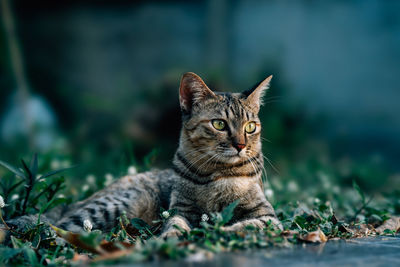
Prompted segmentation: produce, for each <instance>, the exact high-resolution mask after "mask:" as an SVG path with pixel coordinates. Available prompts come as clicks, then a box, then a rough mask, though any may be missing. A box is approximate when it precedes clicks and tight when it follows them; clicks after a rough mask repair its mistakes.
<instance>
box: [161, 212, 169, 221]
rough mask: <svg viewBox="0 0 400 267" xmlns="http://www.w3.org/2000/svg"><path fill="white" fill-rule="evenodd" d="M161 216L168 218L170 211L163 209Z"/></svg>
mask: <svg viewBox="0 0 400 267" xmlns="http://www.w3.org/2000/svg"><path fill="white" fill-rule="evenodd" d="M161 216H163V218H164V219H168V218H169V216H170V214H169V212H168V211H163V213H161Z"/></svg>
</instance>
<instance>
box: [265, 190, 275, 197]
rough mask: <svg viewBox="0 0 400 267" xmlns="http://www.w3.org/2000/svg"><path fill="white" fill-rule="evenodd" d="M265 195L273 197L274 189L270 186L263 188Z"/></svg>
mask: <svg viewBox="0 0 400 267" xmlns="http://www.w3.org/2000/svg"><path fill="white" fill-rule="evenodd" d="M265 196H266V197H267V198H273V197H274V191H273V190H272V189H271V188H267V189H265Z"/></svg>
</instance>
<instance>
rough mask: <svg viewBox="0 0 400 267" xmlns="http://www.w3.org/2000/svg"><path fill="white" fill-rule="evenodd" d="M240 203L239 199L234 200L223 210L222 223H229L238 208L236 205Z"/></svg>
mask: <svg viewBox="0 0 400 267" xmlns="http://www.w3.org/2000/svg"><path fill="white" fill-rule="evenodd" d="M238 204H239V199H237V200H235V201H233V202H232V203H231V204H229V205H228V206H227V207H226V208H224V210H223V211H222V212H221V216H222V222H221V223H222V224H223V225H224V224H226V223H228V222H229V221H230V220H231V219H232V217H233V212H234V210H235V208H236V206H237V205H238Z"/></svg>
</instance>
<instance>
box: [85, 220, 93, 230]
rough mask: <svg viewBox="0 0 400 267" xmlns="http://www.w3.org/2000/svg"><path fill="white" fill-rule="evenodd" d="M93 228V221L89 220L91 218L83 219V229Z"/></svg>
mask: <svg viewBox="0 0 400 267" xmlns="http://www.w3.org/2000/svg"><path fill="white" fill-rule="evenodd" d="M92 228H93V225H92V222H91V221H89V220H87V219H86V220H84V221H83V229H84V230H85V231H86V232H90V231H92Z"/></svg>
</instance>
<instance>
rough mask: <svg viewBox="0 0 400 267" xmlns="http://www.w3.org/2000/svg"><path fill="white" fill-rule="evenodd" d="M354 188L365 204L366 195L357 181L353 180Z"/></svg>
mask: <svg viewBox="0 0 400 267" xmlns="http://www.w3.org/2000/svg"><path fill="white" fill-rule="evenodd" d="M353 188H354V190H356V191H357V193H358V194H359V195H360V197H361V200H362V202H363V203H365V195H364V192H363V191H362V190H361V188H360V187H359V186H358V184H357V182H356V181H355V180H353Z"/></svg>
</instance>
